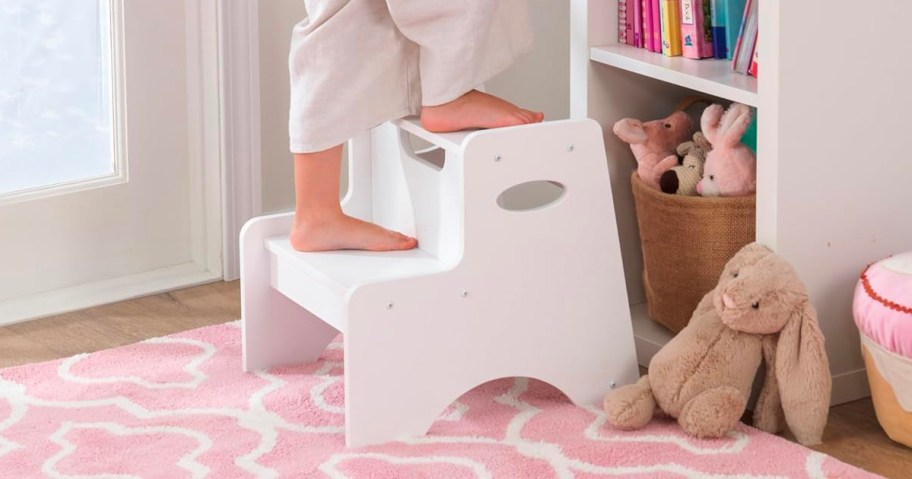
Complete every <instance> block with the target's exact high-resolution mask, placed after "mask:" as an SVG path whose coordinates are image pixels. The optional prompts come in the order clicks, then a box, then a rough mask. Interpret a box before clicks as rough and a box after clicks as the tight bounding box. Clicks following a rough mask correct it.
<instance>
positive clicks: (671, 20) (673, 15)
mask: <svg viewBox="0 0 912 479" xmlns="http://www.w3.org/2000/svg"><path fill="white" fill-rule="evenodd" d="M659 5H660V6H661V10H662V11H661V14H662V53H663V54H664V55H666V56H669V57H676V56H680V55H681V8H680V5H681V4H680V2H679V0H661V2H660V4H659Z"/></svg>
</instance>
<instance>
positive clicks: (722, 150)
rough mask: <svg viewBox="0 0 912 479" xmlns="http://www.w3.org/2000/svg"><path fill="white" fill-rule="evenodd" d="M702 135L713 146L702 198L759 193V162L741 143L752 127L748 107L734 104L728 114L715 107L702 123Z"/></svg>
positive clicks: (705, 169) (701, 188) (702, 183)
mask: <svg viewBox="0 0 912 479" xmlns="http://www.w3.org/2000/svg"><path fill="white" fill-rule="evenodd" d="M700 123H701V127H702V128H703V134H704V135H706V139H708V140H709V142H710V143H711V144H712V151H710V152H709V154H707V155H706V163H705V164H704V165H703V180H702V181H700V183H699V184H698V185H697V192H698V193H699V194H700V196H749V195H752V194H753V193H754V192H755V191H756V190H757V159H756V158H755V157H754V152H753V151H751V149H750V148H749V147H748V146H747V145H745V144H744V143H743V142H742V141H741V139H742V138H743V137H744V134H745V132H747V129H748V127H749V126H750V125H751V111H750V108H749V107H748V106H747V105H742V104H740V103H733V104H732V105H731V106H730V107H729V109H728V110H727V111H724V110H723V108H722V106H721V105H712V106H710V107H709V108H707V109H706V111H704V112H703V118H702V119H701V121H700Z"/></svg>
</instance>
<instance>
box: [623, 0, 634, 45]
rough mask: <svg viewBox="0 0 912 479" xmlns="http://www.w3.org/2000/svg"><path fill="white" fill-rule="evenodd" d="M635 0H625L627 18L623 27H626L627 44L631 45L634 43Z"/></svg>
mask: <svg viewBox="0 0 912 479" xmlns="http://www.w3.org/2000/svg"><path fill="white" fill-rule="evenodd" d="M634 1H636V0H627V2H626V3H627V5H626V7H625V8H626V9H627V19H626V21H625V23H626V24H625V26H624V28H626V29H627V44H628V45H631V46H633V45H634V44H635V40H636V36H635V35H634V31H633V2H634Z"/></svg>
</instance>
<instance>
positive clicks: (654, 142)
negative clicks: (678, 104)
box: [614, 111, 693, 190]
mask: <svg viewBox="0 0 912 479" xmlns="http://www.w3.org/2000/svg"><path fill="white" fill-rule="evenodd" d="M614 134H616V135H617V136H618V138H620V139H621V140H622V141H624V142H625V143H627V144H629V145H630V149H631V150H632V151H633V156H634V157H635V158H636V162H637V176H639V177H640V179H641V180H643V182H644V183H646V185H648V186H649V187H650V188H652V189H655V190H658V189H659V178H660V177H661V176H662V173H665V172H666V171H668V170H670V169H671V168H673V167H675V166H677V165H678V157H677V155H675V149H676V148H677V146H678V145H680V144H681V143H683V142H685V141H687V140H688V139H689V138H690V137H691V135H693V120H691V119H690V115H688V114H687V113H686V112H684V111H676V112H674V113H672V114H671V116H669V117H668V118H665V119H662V120H655V121H649V122H646V123H643V122H642V121H640V120H634V119H632V118H625V119H623V120H621V121H619V122H617V123H615V125H614Z"/></svg>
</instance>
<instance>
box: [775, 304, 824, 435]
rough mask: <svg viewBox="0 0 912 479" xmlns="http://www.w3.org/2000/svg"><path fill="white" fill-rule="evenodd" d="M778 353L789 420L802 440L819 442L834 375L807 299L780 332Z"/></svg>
mask: <svg viewBox="0 0 912 479" xmlns="http://www.w3.org/2000/svg"><path fill="white" fill-rule="evenodd" d="M775 354H776V380H777V382H778V383H779V394H780V396H781V398H782V409H783V411H784V412H785V421H786V423H787V424H788V426H789V429H791V430H792V433H794V434H795V438H797V439H798V442H800V443H801V444H804V445H806V446H808V445H813V444H819V443H820V441H821V439H822V438H823V430H824V428H825V427H826V423H827V416H828V414H829V411H830V394H831V392H832V378H831V377H830V366H829V362H828V360H827V355H826V350H825V349H824V339H823V333H821V332H820V326H819V325H818V324H817V313H816V311H815V310H814V307H813V306H812V305H811V304H810V301H808V300H807V299H805V300H804V304H802V305H801V307H799V308H797V310H796V311H795V313H794V314H793V316H792V318H791V319H789V321H788V323H786V325H785V327H784V328H782V331H780V332H779V341H778V342H777V344H776V353H775Z"/></svg>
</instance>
